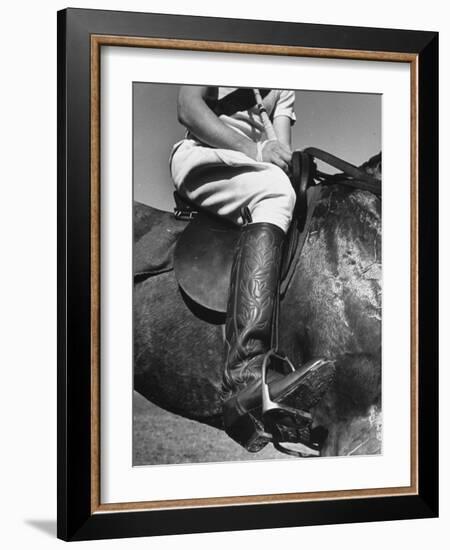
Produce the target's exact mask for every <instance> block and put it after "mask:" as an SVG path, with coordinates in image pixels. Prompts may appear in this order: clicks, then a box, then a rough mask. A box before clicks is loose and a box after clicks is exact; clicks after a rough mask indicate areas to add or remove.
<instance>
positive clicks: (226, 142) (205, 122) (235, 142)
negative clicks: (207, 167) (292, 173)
mask: <svg viewBox="0 0 450 550" xmlns="http://www.w3.org/2000/svg"><path fill="white" fill-rule="evenodd" d="M211 91H213V89H211V88H208V87H207V86H181V88H180V91H179V93H178V105H177V112H178V121H179V122H181V124H183V126H185V127H186V128H187V129H188V130H190V131H191V132H192V133H193V134H194V136H196V137H197V138H198V139H199V140H200V141H203V143H207V144H208V145H211V146H212V147H217V148H220V149H233V150H235V151H241V152H242V153H245V154H246V155H247V156H248V157H250V158H252V159H256V157H257V146H256V143H255V142H254V141H253V140H251V139H249V138H247V137H246V136H243V135H242V134H240V133H239V132H236V131H235V130H233V128H230V127H229V126H227V125H226V124H225V123H224V122H222V121H221V120H220V118H219V117H218V116H217V115H216V114H215V113H214V112H213V111H212V110H211V109H210V108H209V107H208V105H207V103H206V101H205V98H206V97H207V96H208V92H211ZM262 160H263V161H264V162H271V163H272V164H275V165H277V166H279V167H280V168H281V169H282V170H284V171H286V172H287V171H288V163H289V162H290V160H291V151H290V148H289V147H287V146H286V145H284V144H283V143H281V142H280V141H275V142H269V143H268V144H267V145H266V146H265V147H264V149H263V152H262Z"/></svg>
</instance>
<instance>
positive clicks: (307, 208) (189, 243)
mask: <svg viewBox="0 0 450 550" xmlns="http://www.w3.org/2000/svg"><path fill="white" fill-rule="evenodd" d="M315 174H316V166H315V163H314V160H313V158H312V156H311V155H309V154H308V153H306V152H304V151H295V152H294V153H293V156H292V170H291V178H290V179H291V183H292V185H293V187H294V189H295V192H296V196H297V200H296V207H295V211H294V222H293V223H292V224H291V228H290V230H289V235H288V240H287V243H288V244H287V247H286V253H285V255H284V266H283V269H282V288H283V287H285V286H287V285H286V284H285V283H286V281H287V277H288V275H289V273H290V272H291V270H290V269H289V267H290V266H291V264H292V261H293V258H294V255H295V252H296V249H297V248H298V246H299V243H302V244H303V242H304V239H305V237H306V233H307V230H305V229H307V226H308V223H307V220H308V219H311V217H312V213H313V210H314V205H315V203H316V200H315V199H316V196H317V193H314V191H317V190H316V189H315V187H313V184H314V176H315ZM174 198H175V205H176V206H175V217H177V218H178V219H188V220H190V223H189V224H188V225H187V227H186V229H185V230H184V231H183V233H182V234H181V235H180V237H179V239H178V241H177V244H176V247H175V252H174V270H175V277H176V279H177V282H178V284H179V286H180V287H181V289H182V290H183V291H184V293H185V294H186V295H187V296H188V297H189V298H190V299H191V300H193V301H194V302H196V303H197V304H199V305H200V306H202V307H204V308H206V309H208V310H212V311H214V312H218V313H225V312H226V308H227V299H228V291H229V285H230V274H231V265H232V262H233V257H234V252H235V248H236V244H237V240H238V238H239V233H240V227H239V226H237V225H235V224H233V223H231V222H229V221H227V220H225V219H223V218H221V217H219V216H215V215H213V214H210V213H208V212H206V211H205V210H201V209H199V208H198V207H197V206H195V205H193V204H192V203H190V202H189V201H187V200H186V199H184V198H182V197H181V196H180V195H179V194H178V193H177V192H175V193H174ZM302 237H303V239H302Z"/></svg>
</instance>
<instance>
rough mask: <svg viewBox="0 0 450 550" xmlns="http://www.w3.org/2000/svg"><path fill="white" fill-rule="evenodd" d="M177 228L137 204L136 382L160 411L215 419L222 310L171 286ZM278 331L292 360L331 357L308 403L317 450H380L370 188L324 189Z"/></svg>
mask: <svg viewBox="0 0 450 550" xmlns="http://www.w3.org/2000/svg"><path fill="white" fill-rule="evenodd" d="M183 227H184V224H183V222H179V221H176V220H175V219H174V218H173V216H172V215H171V214H170V213H166V212H161V211H158V210H155V209H153V208H150V207H146V206H144V205H137V206H136V216H135V242H136V246H135V266H138V267H139V266H140V268H139V269H138V271H139V270H140V275H139V276H137V277H136V278H135V291H134V362H135V363H134V365H135V366H134V369H135V372H134V381H135V389H136V390H137V391H138V392H139V393H141V394H142V395H143V396H144V397H146V398H147V399H149V400H150V401H152V402H154V403H155V404H157V405H159V406H160V407H163V408H165V409H167V410H168V411H171V412H174V413H177V414H180V415H182V416H185V417H188V418H191V419H194V420H198V421H200V422H204V423H207V424H210V425H213V426H216V427H219V428H220V427H221V406H220V402H219V399H218V390H219V387H220V382H221V376H222V369H223V319H221V318H220V317H214V316H211V315H209V314H206V313H205V312H204V311H202V310H201V309H200V308H198V307H196V305H195V304H193V303H190V302H189V300H188V299H187V298H186V297H185V296H183V294H182V293H181V292H180V290H179V288H178V285H177V283H176V280H175V277H174V273H173V271H172V270H171V253H172V249H173V245H174V243H175V240H176V238H177V236H178V235H179V233H180V231H181V230H182V229H183ZM146 254H147V256H148V254H150V262H148V259H149V258H148V257H147V258H146ZM146 262H147V263H150V264H151V265H150V266H149V267H148V270H147V272H146V269H145V265H146ZM150 273H153V275H151V276H150ZM280 340H281V346H280V348H281V349H282V350H284V351H285V352H286V353H287V354H288V355H289V356H290V358H291V359H292V361H293V362H294V364H295V363H297V364H300V363H301V362H302V361H304V360H307V359H309V358H311V357H319V356H325V357H329V358H331V359H333V360H335V361H336V369H337V376H336V380H335V383H334V386H333V387H332V388H331V389H330V390H329V391H328V393H327V395H326V397H325V398H324V400H323V401H322V402H321V403H320V404H319V405H318V406H317V407H316V410H315V411H313V418H314V422H315V423H316V424H321V425H324V426H326V427H327V428H328V430H329V436H328V439H327V442H326V444H325V447H324V449H323V451H322V454H324V455H343V454H357V453H376V452H380V449H381V436H380V430H381V395H380V392H381V201H380V199H379V198H378V197H376V196H375V195H373V194H371V193H369V192H366V191H359V190H353V189H349V188H346V187H343V186H341V185H332V186H329V187H324V188H323V189H322V191H321V198H320V200H319V202H318V205H317V207H316V211H315V214H314V218H313V221H312V224H311V227H310V231H309V235H308V238H307V240H306V242H305V246H304V249H303V252H302V256H301V259H300V261H299V263H298V265H297V268H296V271H295V274H294V276H293V278H292V280H291V283H290V286H289V288H288V290H287V293H286V295H285V297H284V299H283V301H282V304H281V314H280Z"/></svg>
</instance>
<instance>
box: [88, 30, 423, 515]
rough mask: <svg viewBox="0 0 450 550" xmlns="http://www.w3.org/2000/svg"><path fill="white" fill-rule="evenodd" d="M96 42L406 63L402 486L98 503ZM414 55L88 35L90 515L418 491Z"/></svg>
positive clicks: (97, 122)
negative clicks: (406, 372)
mask: <svg viewBox="0 0 450 550" xmlns="http://www.w3.org/2000/svg"><path fill="white" fill-rule="evenodd" d="M102 46H122V47H138V48H164V49H172V50H191V51H206V52H229V53H247V54H261V55H286V56H297V57H318V58H330V59H355V60H370V61H390V62H400V63H409V65H410V75H411V76H410V83H411V86H410V100H411V115H410V129H411V144H410V150H411V199H410V200H411V218H410V222H411V269H410V276H411V393H410V396H411V449H410V475H411V484H410V485H409V486H407V487H386V488H377V489H373V488H372V489H371V488H367V489H354V490H344V491H318V492H312V493H283V494H268V495H241V496H232V497H212V498H197V499H180V500H157V501H156V500H155V501H145V502H144V501H142V502H118V503H108V504H105V503H101V500H100V494H101V493H100V479H101V475H100V307H101V306H100V193H101V189H100V85H101V82H100V50H101V47H102ZM418 72H419V64H418V55H416V54H408V53H402V52H382V51H376V52H374V51H363V50H339V49H330V48H305V47H301V46H280V45H271V44H246V43H234V42H212V41H199V40H179V39H169V38H142V37H133V36H115V35H91V70H90V74H91V89H90V94H91V96H90V100H91V101H90V114H91V131H90V137H91V143H90V150H91V169H90V176H91V194H90V196H91V211H90V214H91V513H92V514H94V513H105V512H121V511H132V510H163V509H174V508H201V507H218V506H230V505H233V506H236V505H249V504H269V503H270V504H274V503H283V502H307V501H317V500H341V499H348V498H369V497H372V498H376V497H387V496H405V495H417V494H418V378H419V377H418V367H419V364H418V284H419V283H418V281H419V273H418V252H419V251H418V247H419V243H418V161H419V159H418Z"/></svg>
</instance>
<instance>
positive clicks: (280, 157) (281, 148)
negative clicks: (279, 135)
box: [262, 139, 292, 173]
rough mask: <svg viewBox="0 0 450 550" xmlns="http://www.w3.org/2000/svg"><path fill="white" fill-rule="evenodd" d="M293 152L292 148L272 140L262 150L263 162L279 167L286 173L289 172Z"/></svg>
mask: <svg viewBox="0 0 450 550" xmlns="http://www.w3.org/2000/svg"><path fill="white" fill-rule="evenodd" d="M291 158H292V151H291V149H290V147H288V146H287V145H284V144H283V143H281V141H278V140H275V139H274V140H270V141H267V142H266V143H265V144H264V147H263V150H262V160H263V162H271V163H272V164H276V165H277V166H279V167H280V168H281V169H282V170H284V172H286V173H288V172H289V167H290V164H291Z"/></svg>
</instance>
